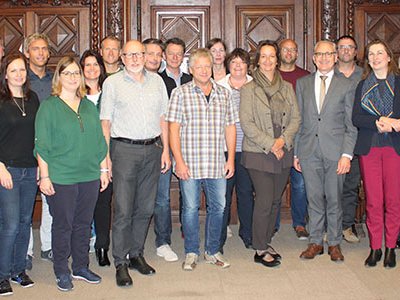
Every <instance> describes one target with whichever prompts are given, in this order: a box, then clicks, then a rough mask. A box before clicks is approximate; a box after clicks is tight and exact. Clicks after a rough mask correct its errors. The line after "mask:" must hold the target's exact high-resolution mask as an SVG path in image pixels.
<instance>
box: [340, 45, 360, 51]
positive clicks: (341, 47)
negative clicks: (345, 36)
mask: <svg viewBox="0 0 400 300" xmlns="http://www.w3.org/2000/svg"><path fill="white" fill-rule="evenodd" d="M338 49H339V50H345V49H348V50H353V49H356V46H353V45H340V46H338Z"/></svg>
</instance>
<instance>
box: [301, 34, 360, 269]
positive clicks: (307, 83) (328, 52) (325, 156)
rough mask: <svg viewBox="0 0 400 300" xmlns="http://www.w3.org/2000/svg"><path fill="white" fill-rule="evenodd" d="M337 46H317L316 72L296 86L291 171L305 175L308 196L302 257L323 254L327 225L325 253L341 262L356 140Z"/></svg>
mask: <svg viewBox="0 0 400 300" xmlns="http://www.w3.org/2000/svg"><path fill="white" fill-rule="evenodd" d="M336 60H337V54H336V46H335V44H334V43H332V42H330V41H320V42H318V43H317V44H316V45H315V48H314V55H313V61H314V63H315V65H316V67H317V71H316V72H315V73H313V74H311V75H308V76H305V77H303V78H301V79H299V80H298V81H297V88H296V90H297V91H296V95H297V98H298V102H299V110H300V113H301V116H302V122H301V125H300V129H299V132H298V134H297V136H296V142H295V159H294V166H295V168H296V169H297V170H298V171H302V172H303V176H304V181H305V184H306V190H307V197H308V201H309V203H308V215H309V231H310V244H309V245H308V248H307V249H306V250H305V251H303V252H302V253H301V255H300V258H303V259H312V258H314V257H315V256H316V255H319V254H322V253H323V252H324V247H323V234H324V231H325V224H326V226H327V242H328V246H329V248H328V253H329V254H330V256H331V260H332V261H343V260H344V257H343V254H342V252H341V249H340V243H341V241H342V208H341V196H342V190H343V182H344V178H345V174H346V173H348V172H349V170H350V161H351V159H352V156H353V149H354V145H355V141H356V137H357V129H356V128H355V127H354V126H353V124H352V121H351V114H352V107H353V100H354V89H353V88H352V84H351V82H350V81H349V80H348V79H346V78H344V77H343V76H340V75H337V74H335V72H334V66H335V62H336Z"/></svg>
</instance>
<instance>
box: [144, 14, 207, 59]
mask: <svg viewBox="0 0 400 300" xmlns="http://www.w3.org/2000/svg"><path fill="white" fill-rule="evenodd" d="M209 10H210V8H209V7H207V6H203V7H199V6H196V7H165V6H152V7H151V18H150V24H151V36H152V37H156V38H159V39H161V40H163V41H166V40H168V39H170V38H173V37H179V38H181V39H182V40H183V41H184V42H185V43H186V53H190V52H191V51H192V50H193V49H196V48H200V47H203V46H204V45H205V43H206V42H207V40H208V39H209V24H210V12H209Z"/></svg>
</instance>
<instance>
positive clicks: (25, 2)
mask: <svg viewBox="0 0 400 300" xmlns="http://www.w3.org/2000/svg"><path fill="white" fill-rule="evenodd" d="M1 2H2V3H1V4H0V6H3V7H18V6H21V7H30V8H35V6H37V7H46V6H48V7H51V6H62V5H65V6H90V4H91V2H92V0H8V1H1Z"/></svg>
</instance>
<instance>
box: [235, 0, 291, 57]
mask: <svg viewBox="0 0 400 300" xmlns="http://www.w3.org/2000/svg"><path fill="white" fill-rule="evenodd" d="M293 20H294V7H293V5H287V6H258V7H256V8H254V7H251V6H237V7H236V24H237V27H238V28H237V30H236V31H237V32H238V34H237V45H238V47H242V48H243V49H246V50H248V51H250V52H254V51H255V49H256V48H257V45H258V42H259V41H260V40H265V39H269V40H273V41H277V42H279V41H280V40H282V39H284V38H294V22H293Z"/></svg>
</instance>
